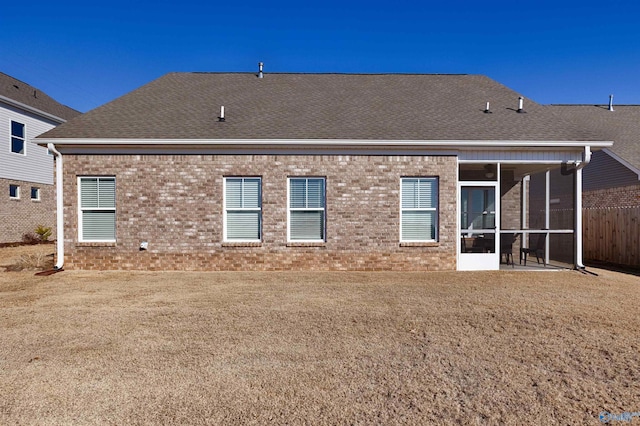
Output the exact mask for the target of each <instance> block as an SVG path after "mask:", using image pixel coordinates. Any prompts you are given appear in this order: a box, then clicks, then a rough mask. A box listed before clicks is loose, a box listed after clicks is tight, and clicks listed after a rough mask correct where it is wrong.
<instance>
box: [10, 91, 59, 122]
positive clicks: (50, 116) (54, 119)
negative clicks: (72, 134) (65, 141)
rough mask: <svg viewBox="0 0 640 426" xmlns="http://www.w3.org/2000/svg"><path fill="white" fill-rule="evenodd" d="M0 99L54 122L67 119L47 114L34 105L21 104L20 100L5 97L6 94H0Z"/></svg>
mask: <svg viewBox="0 0 640 426" xmlns="http://www.w3.org/2000/svg"><path fill="white" fill-rule="evenodd" d="M0 101H2V102H4V103H6V104H8V105H11V106H14V107H16V108H20V109H22V110H25V111H28V112H30V113H32V114H36V115H39V116H41V117H44V118H47V119H49V120H52V121H55V122H57V123H59V124H62V123H66V122H67V120H65V119H64V118H60V117H58V116H56V115H53V114H49V113H48V112H45V111H42V110H41V109H38V108H34V107H32V106H29V105H27V104H23V103H22V102H18V101H14V100H13V99H11V98H7V97H6V96H2V95H0Z"/></svg>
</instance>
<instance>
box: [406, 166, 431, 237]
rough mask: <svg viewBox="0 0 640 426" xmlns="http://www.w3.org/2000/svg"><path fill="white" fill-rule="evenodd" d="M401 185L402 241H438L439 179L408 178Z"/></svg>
mask: <svg viewBox="0 0 640 426" xmlns="http://www.w3.org/2000/svg"><path fill="white" fill-rule="evenodd" d="M400 184H401V191H400V241H402V242H412V241H414V242H429V241H437V240H438V179H437V178H435V177H415V178H414V177H407V178H402V179H401V183H400Z"/></svg>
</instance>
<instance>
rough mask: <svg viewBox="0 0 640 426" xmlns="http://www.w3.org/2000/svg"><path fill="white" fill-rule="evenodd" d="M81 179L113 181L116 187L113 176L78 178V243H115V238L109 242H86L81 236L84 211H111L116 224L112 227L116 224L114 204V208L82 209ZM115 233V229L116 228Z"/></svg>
mask: <svg viewBox="0 0 640 426" xmlns="http://www.w3.org/2000/svg"><path fill="white" fill-rule="evenodd" d="M83 179H98V180H100V179H113V180H114V184H115V185H117V182H116V177H115V176H78V180H77V185H78V241H79V242H81V243H83V242H86V243H115V242H116V238H113V239H109V240H86V239H84V237H83V235H82V229H83V224H82V217H83V214H82V213H84V212H85V211H113V213H114V215H115V217H116V219H115V220H116V223H114V227H115V225H116V224H117V218H118V216H117V211H116V207H115V204H114V207H91V208H89V207H87V208H83V207H82V185H81V181H82V180H83ZM115 196H117V193H116V194H114V197H115ZM116 231H117V228H116ZM114 235H116V233H115V232H114Z"/></svg>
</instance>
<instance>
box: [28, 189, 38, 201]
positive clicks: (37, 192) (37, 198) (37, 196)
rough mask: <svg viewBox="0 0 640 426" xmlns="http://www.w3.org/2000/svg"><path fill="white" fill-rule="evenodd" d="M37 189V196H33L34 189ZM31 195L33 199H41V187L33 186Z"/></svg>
mask: <svg viewBox="0 0 640 426" xmlns="http://www.w3.org/2000/svg"><path fill="white" fill-rule="evenodd" d="M34 189H35V190H36V194H37V197H36V198H33V190H34ZM29 196H30V197H31V201H40V188H39V187H37V186H32V187H31V191H30V194H29Z"/></svg>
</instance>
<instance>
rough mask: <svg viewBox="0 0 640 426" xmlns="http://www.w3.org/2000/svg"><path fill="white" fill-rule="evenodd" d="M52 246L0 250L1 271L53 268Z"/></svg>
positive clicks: (16, 247)
mask: <svg viewBox="0 0 640 426" xmlns="http://www.w3.org/2000/svg"><path fill="white" fill-rule="evenodd" d="M54 252H55V247H54V246H53V245H52V244H39V245H20V246H15V247H2V248H0V271H13V272H15V271H43V270H45V269H51V268H53V263H54V262H53V257H54Z"/></svg>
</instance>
